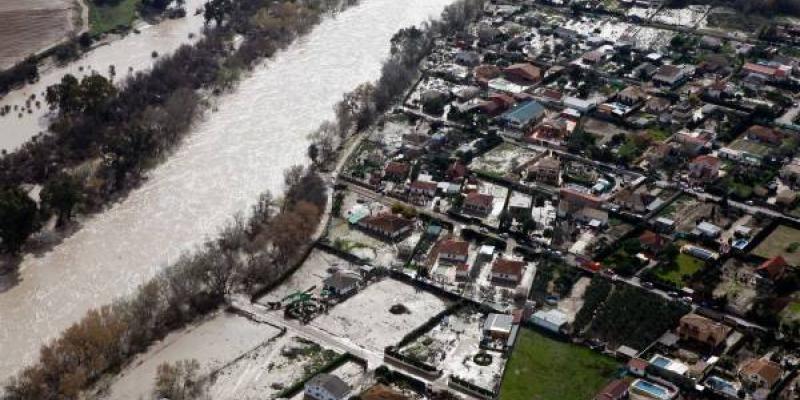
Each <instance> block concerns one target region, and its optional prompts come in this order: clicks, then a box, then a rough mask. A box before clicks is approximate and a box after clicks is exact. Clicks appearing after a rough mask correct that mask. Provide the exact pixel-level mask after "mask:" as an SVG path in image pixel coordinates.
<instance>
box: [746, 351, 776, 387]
mask: <svg viewBox="0 0 800 400" xmlns="http://www.w3.org/2000/svg"><path fill="white" fill-rule="evenodd" d="M738 375H739V378H740V379H741V380H742V382H744V383H745V384H746V385H748V386H750V387H751V388H754V389H755V388H764V389H772V387H773V386H775V384H776V383H778V381H779V380H780V379H781V376H782V375H783V370H782V369H781V366H780V365H778V363H776V362H774V361H770V360H769V359H767V358H758V359H755V358H751V359H749V360H745V361H744V362H742V363H741V364H740V365H739V371H738Z"/></svg>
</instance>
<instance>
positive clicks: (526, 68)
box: [503, 63, 542, 85]
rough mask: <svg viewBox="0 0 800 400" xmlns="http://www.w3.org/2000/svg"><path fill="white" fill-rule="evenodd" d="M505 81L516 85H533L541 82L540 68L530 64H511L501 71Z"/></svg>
mask: <svg viewBox="0 0 800 400" xmlns="http://www.w3.org/2000/svg"><path fill="white" fill-rule="evenodd" d="M503 75H504V76H505V78H506V79H508V80H509V81H511V82H514V83H516V84H518V85H533V84H535V83H537V82H539V81H541V80H542V70H541V68H539V67H537V66H535V65H533V64H530V63H520V64H513V65H510V66H508V67H506V68H504V69H503Z"/></svg>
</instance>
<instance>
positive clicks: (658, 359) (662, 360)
mask: <svg viewBox="0 0 800 400" xmlns="http://www.w3.org/2000/svg"><path fill="white" fill-rule="evenodd" d="M650 364H653V365H655V366H656V367H659V368H667V366H668V365H670V364H672V360H670V359H669V358H666V357H662V356H655V357H653V358H652V359H651V360H650Z"/></svg>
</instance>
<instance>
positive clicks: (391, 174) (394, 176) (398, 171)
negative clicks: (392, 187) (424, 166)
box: [383, 161, 411, 182]
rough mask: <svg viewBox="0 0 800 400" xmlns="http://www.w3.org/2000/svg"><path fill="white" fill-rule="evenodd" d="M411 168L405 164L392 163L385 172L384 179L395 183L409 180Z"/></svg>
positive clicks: (387, 165)
mask: <svg viewBox="0 0 800 400" xmlns="http://www.w3.org/2000/svg"><path fill="white" fill-rule="evenodd" d="M409 171H411V167H410V166H409V165H408V164H406V163H403V162H397V161H391V162H389V163H388V164H386V167H385V168H384V170H383V178H384V179H386V180H390V181H394V182H402V181H404V180H406V178H408V173H409Z"/></svg>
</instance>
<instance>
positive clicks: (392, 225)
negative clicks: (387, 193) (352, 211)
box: [357, 212, 414, 241]
mask: <svg viewBox="0 0 800 400" xmlns="http://www.w3.org/2000/svg"><path fill="white" fill-rule="evenodd" d="M357 225H358V226H359V227H360V228H362V229H364V230H366V231H367V232H369V233H372V234H374V235H377V236H379V237H381V238H383V239H387V240H393V241H394V240H397V239H399V238H400V237H402V236H403V235H405V234H407V233H409V232H411V229H412V228H413V227H414V221H411V220H408V219H405V218H403V217H399V216H397V215H394V214H392V213H388V212H383V213H380V214H378V215H374V216H369V217H366V218H363V219H361V220H360V221H358V224H357Z"/></svg>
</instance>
